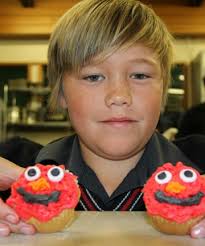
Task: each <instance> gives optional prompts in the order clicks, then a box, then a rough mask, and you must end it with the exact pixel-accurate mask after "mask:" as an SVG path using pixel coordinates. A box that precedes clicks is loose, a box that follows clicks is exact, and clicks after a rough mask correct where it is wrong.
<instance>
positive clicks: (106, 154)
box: [98, 145, 141, 160]
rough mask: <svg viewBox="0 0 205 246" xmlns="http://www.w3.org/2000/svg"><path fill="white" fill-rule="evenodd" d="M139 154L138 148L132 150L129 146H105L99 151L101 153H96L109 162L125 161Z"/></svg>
mask: <svg viewBox="0 0 205 246" xmlns="http://www.w3.org/2000/svg"><path fill="white" fill-rule="evenodd" d="M140 152H141V149H140V148H139V149H138V148H137V147H136V148H133V146H131V147H130V148H128V146H119V145H118V146H106V147H105V148H102V149H101V153H98V154H99V155H101V156H102V157H103V158H105V159H109V160H125V159H129V158H132V157H133V156H135V155H137V154H138V153H140Z"/></svg>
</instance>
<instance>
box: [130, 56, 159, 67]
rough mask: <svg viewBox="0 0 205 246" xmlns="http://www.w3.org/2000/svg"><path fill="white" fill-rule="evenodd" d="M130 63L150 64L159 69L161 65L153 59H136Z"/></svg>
mask: <svg viewBox="0 0 205 246" xmlns="http://www.w3.org/2000/svg"><path fill="white" fill-rule="evenodd" d="M130 62H134V63H148V64H149V65H151V66H155V67H158V66H159V64H158V63H157V61H155V60H153V59H149V58H134V59H131V60H130Z"/></svg>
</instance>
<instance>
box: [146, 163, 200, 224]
mask: <svg viewBox="0 0 205 246" xmlns="http://www.w3.org/2000/svg"><path fill="white" fill-rule="evenodd" d="M185 170H191V171H193V172H194V175H195V179H193V181H192V180H191V179H189V178H188V182H187V180H186V179H183V173H184V171H185ZM162 171H168V174H169V175H168V176H169V179H170V180H169V179H168V180H167V181H168V182H164V183H160V182H158V180H157V178H156V177H158V175H159V173H160V172H162ZM189 173H190V172H189ZM170 174H171V175H170ZM163 175H164V173H163ZM161 177H162V176H161ZM168 185H169V187H168ZM143 191H144V202H145V205H146V208H147V212H148V214H150V215H158V216H161V217H163V218H165V219H167V220H171V221H175V222H178V223H183V222H185V221H187V220H189V219H190V218H195V217H198V216H201V215H205V196H203V195H202V198H201V200H200V203H199V204H196V205H190V206H189V205H186V206H182V205H175V204H169V203H167V202H162V201H160V202H159V201H158V200H156V192H157V191H160V192H161V193H163V194H164V195H165V196H166V197H169V198H171V199H172V198H177V199H178V200H180V199H189V198H190V197H193V196H195V195H196V194H198V193H201V194H205V178H204V177H202V176H200V174H199V173H198V172H197V171H196V170H195V169H193V168H191V167H188V166H185V165H183V164H182V163H181V162H178V163H177V164H176V166H174V165H172V164H171V163H166V164H164V165H163V166H161V167H159V168H158V169H157V170H156V171H155V172H154V173H153V174H152V176H151V177H150V178H149V180H148V181H147V183H146V184H145V186H144V189H143Z"/></svg>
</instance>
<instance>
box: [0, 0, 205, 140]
mask: <svg viewBox="0 0 205 246" xmlns="http://www.w3.org/2000/svg"><path fill="white" fill-rule="evenodd" d="M77 2H78V1H77V0H6V1H3V0H0V141H3V140H6V139H7V138H10V137H12V136H22V137H26V138H28V139H31V140H32V141H35V142H38V143H40V144H46V143H48V142H50V141H52V140H53V139H56V138H59V137H61V136H64V135H66V134H72V133H73V129H72V127H71V125H70V123H69V120H68V119H67V116H66V114H65V112H63V111H62V112H61V111H59V112H55V113H52V114H51V113H50V112H49V109H48V97H49V94H50V88H49V85H48V80H47V77H46V64H47V47H48V39H49V36H50V33H51V31H52V28H53V26H54V24H55V23H56V21H57V19H58V18H59V17H60V16H61V15H62V14H63V13H64V12H65V11H66V10H67V9H68V8H70V7H71V6H72V5H74V4H75V3H77ZM142 2H144V3H149V4H150V5H151V6H152V7H153V8H154V9H155V11H156V12H157V13H158V15H159V16H161V18H162V19H163V20H164V22H165V23H166V24H167V26H168V28H169V30H170V31H171V32H172V34H173V35H174V37H175V42H174V45H175V55H174V66H173V69H172V81H171V87H170V88H169V93H168V100H167V105H166V107H165V111H164V112H163V117H165V118H166V124H165V125H163V126H161V128H160V129H159V130H160V131H165V130H166V129H167V128H169V127H175V128H177V125H178V122H179V119H180V117H181V115H182V114H183V112H184V111H185V110H187V109H188V108H190V107H191V106H193V105H195V104H198V103H200V102H204V101H205V90H204V89H203V83H202V78H203V76H205V0H204V1H203V0H184V1H183V0H178V1H177V0H170V1H169V0H166V1H159V0H153V1H151V0H150V1H148V0H147V1H142Z"/></svg>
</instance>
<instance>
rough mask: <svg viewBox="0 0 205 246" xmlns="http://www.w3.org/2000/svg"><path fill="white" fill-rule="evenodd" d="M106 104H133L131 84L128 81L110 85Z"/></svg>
mask: <svg viewBox="0 0 205 246" xmlns="http://www.w3.org/2000/svg"><path fill="white" fill-rule="evenodd" d="M105 104H106V105H107V106H108V107H111V106H114V105H116V106H124V105H127V106H130V105H131V104H132V94H131V88H130V85H129V84H128V83H127V82H120V83H116V84H115V85H109V86H108V88H107V91H106V96H105Z"/></svg>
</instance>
